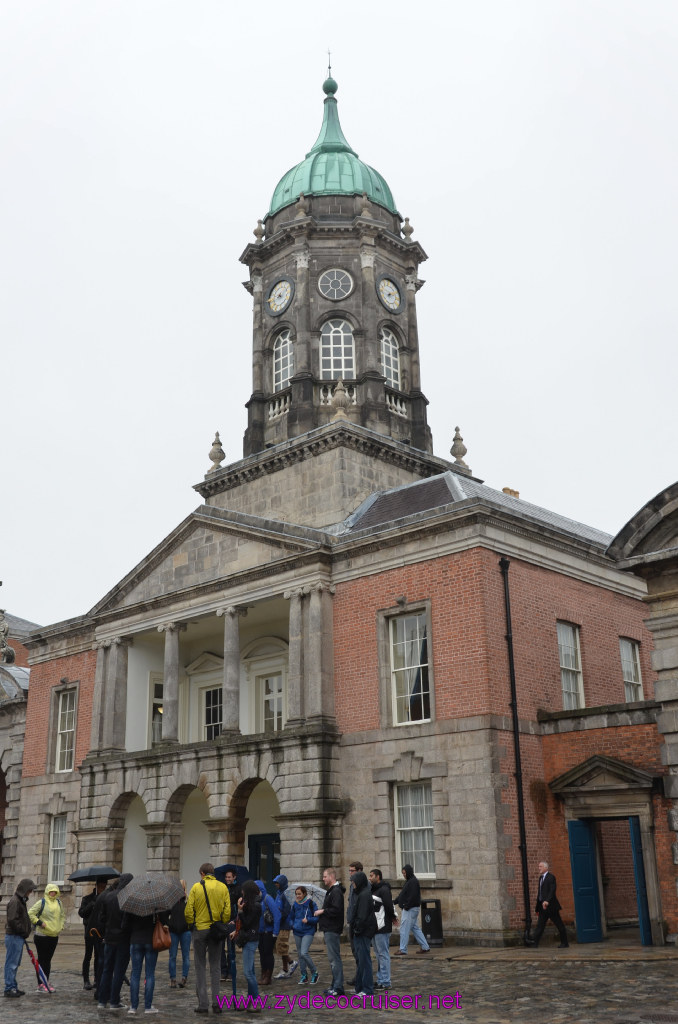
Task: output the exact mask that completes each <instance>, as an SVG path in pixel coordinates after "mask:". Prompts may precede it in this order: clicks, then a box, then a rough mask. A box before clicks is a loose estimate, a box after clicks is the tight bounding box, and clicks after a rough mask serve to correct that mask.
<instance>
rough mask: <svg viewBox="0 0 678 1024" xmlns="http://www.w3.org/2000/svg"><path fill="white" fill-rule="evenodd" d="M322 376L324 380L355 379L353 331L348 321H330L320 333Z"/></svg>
mask: <svg viewBox="0 0 678 1024" xmlns="http://www.w3.org/2000/svg"><path fill="white" fill-rule="evenodd" d="M320 376H321V378H322V379H323V380H339V379H341V380H352V379H353V378H354V377H355V354H354V351H353V330H352V329H351V325H350V324H349V323H347V322H346V320H328V321H327V322H326V323H324V324H323V327H322V331H321V332H320Z"/></svg>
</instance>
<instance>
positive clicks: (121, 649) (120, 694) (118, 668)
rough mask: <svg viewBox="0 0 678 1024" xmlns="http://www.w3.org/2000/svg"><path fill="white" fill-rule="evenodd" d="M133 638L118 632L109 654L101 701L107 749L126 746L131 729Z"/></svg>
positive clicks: (103, 732)
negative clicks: (129, 697)
mask: <svg viewBox="0 0 678 1024" xmlns="http://www.w3.org/2000/svg"><path fill="white" fill-rule="evenodd" d="M131 643H132V641H131V640H127V639H125V638H124V637H120V636H116V637H115V638H114V639H113V640H111V641H110V649H109V651H108V655H107V657H106V677H105V682H104V686H103V700H102V704H101V714H102V717H103V723H102V745H103V747H104V749H105V750H124V749H125V733H126V730H127V662H128V652H129V647H130V644H131Z"/></svg>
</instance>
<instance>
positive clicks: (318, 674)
mask: <svg viewBox="0 0 678 1024" xmlns="http://www.w3.org/2000/svg"><path fill="white" fill-rule="evenodd" d="M334 590H335V588H334V587H333V586H330V585H328V584H327V583H316V584H314V585H313V586H312V587H311V596H310V599H309V612H308V666H309V671H308V672H307V673H306V687H305V712H306V718H307V719H311V718H334V686H333V678H332V677H333V671H332V670H333V656H332V617H331V616H332V601H331V596H332V594H334Z"/></svg>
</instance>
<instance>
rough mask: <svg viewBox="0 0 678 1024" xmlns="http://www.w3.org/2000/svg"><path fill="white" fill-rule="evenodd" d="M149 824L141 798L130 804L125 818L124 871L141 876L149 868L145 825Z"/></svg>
mask: <svg viewBox="0 0 678 1024" xmlns="http://www.w3.org/2000/svg"><path fill="white" fill-rule="evenodd" d="M146 824H148V815H147V814H146V807H145V806H144V802H143V800H142V799H141V797H140V796H134V797H132V799H131V800H130V802H129V806H128V807H127V813H126V814H125V818H124V826H123V827H124V829H125V835H124V838H123V841H122V870H123V871H124V872H130V874H132V875H140V874H142V873H143V872H144V871H146V868H147V864H148V861H147V846H146V832H145V830H144V825H146Z"/></svg>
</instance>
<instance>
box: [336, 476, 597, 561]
mask: <svg viewBox="0 0 678 1024" xmlns="http://www.w3.org/2000/svg"><path fill="white" fill-rule="evenodd" d="M462 502H463V503H464V504H466V505H473V504H483V505H489V506H493V507H495V508H497V509H501V510H503V511H506V512H509V513H511V514H513V515H516V516H519V517H521V518H524V519H529V520H531V521H532V522H536V523H541V524H543V525H544V526H548V527H549V528H550V529H553V530H557V531H561V532H562V533H567V534H570V535H572V536H575V537H578V538H579V539H581V540H585V541H588V542H592V543H594V544H600V545H602V546H603V547H605V548H606V547H607V546H608V544H609V543H610V541H611V539H612V536H611V534H609V533H605V532H604V531H602V530H596V529H595V528H594V527H592V526H586V525H585V524H584V523H578V522H577V521H576V520H574V519H568V518H567V517H566V516H561V515H558V514H557V513H556V512H551V511H549V509H545V508H541V507H540V506H539V505H532V504H530V502H528V501H523V500H522V499H521V498H514V497H512V496H511V495H510V494H504V492H503V491H497V490H495V488H494V487H488V486H487V485H486V484H482V483H480V481H478V480H474V479H472V478H470V477H467V476H462V475H461V474H460V473H454V472H452V471H448V472H446V473H441V474H440V475H439V476H434V477H429V478H428V479H427V480H418V481H417V482H416V483H413V484H405V485H403V486H402V487H396V488H394V489H393V490H390V491H377V492H375V494H372V495H370V497H369V498H367V499H366V500H365V501H364V502H363V504H362V505H361V506H360V507H359V508H358V509H357V510H356V511H355V512H354V513H353V515H351V516H349V518H348V519H347V520H346V521H345V523H344V524H343V529H342V530H341V531H340V532H341V533H344V534H345V533H347V532H348V533H356V532H357V531H358V530H366V529H375V528H378V527H387V526H391V525H392V524H393V523H394V522H396V521H397V520H399V519H405V518H407V517H409V516H412V515H416V514H418V513H425V512H439V511H442V510H443V509H447V510H450V511H451V510H452V509H453V508H454V506H455V505H460V504H461V503H462Z"/></svg>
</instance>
